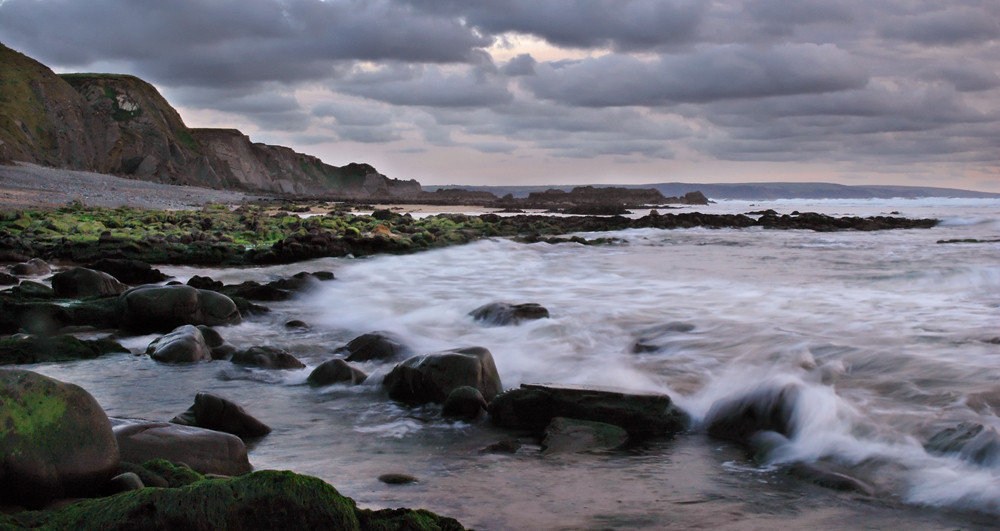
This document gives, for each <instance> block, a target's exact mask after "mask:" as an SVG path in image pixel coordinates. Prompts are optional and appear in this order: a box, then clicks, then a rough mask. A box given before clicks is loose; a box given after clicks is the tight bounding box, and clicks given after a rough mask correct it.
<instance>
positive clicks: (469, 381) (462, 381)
mask: <svg viewBox="0 0 1000 531" xmlns="http://www.w3.org/2000/svg"><path fill="white" fill-rule="evenodd" d="M382 385H383V387H385V388H386V390H388V391H389V397H390V398H392V399H393V400H399V401H401V402H406V403H410V404H425V403H428V402H436V403H439V404H442V403H444V401H445V400H446V399H447V398H448V394H450V393H451V392H452V391H453V390H454V389H456V388H458V387H462V386H469V387H474V388H476V389H478V390H479V392H480V393H482V395H483V397H484V398H485V399H486V400H487V401H489V400H492V399H493V397H495V396H496V395H497V393H499V392H500V391H501V390H503V385H502V384H501V383H500V374H499V373H498V372H497V367H496V364H495V363H494V362H493V355H492V354H490V351H489V350H486V349H485V348H482V347H469V348H462V349H454V350H448V351H445V352H438V353H435V354H425V355H423V356H414V357H412V358H410V359H408V360H406V361H404V362H402V363H400V364H399V365H396V367H394V368H393V369H392V371H390V372H389V374H387V375H386V376H385V379H383V380H382Z"/></svg>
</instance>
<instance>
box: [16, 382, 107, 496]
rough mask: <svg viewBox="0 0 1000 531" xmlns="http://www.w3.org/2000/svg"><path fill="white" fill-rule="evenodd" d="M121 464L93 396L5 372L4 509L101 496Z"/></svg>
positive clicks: (62, 385)
mask: <svg viewBox="0 0 1000 531" xmlns="http://www.w3.org/2000/svg"><path fill="white" fill-rule="evenodd" d="M120 461H121V459H120V457H119V453H118V445H117V444H116V442H115V437H114V434H113V433H112V431H111V425H110V423H109V422H108V417H107V415H105V414H104V410H103V409H101V406H100V404H98V403H97V401H96V400H94V397H93V396H91V395H90V394H89V393H87V392H86V391H84V390H83V389H81V388H80V387H77V386H76V385H73V384H68V383H64V382H60V381H58V380H55V379H52V378H49V377H47V376H42V375H40V374H36V373H34V372H30V371H24V370H18V369H0V505H21V506H25V507H40V506H42V505H44V504H45V503H47V502H49V501H50V500H53V499H56V498H64V497H69V496H81V497H85V496H97V495H100V494H101V492H102V490H103V489H104V486H105V484H106V483H107V482H108V480H110V479H111V478H112V477H114V476H115V475H116V473H117V469H118V464H119V462H120Z"/></svg>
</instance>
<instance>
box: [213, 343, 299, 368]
mask: <svg viewBox="0 0 1000 531" xmlns="http://www.w3.org/2000/svg"><path fill="white" fill-rule="evenodd" d="M230 361H232V362H233V363H236V364H238V365H250V366H253V367H260V368H261V369H302V368H305V366H306V364H305V363H302V362H301V361H299V360H298V358H296V357H295V356H292V355H291V354H289V353H288V352H286V351H284V350H282V349H280V348H277V347H269V346H257V347H250V348H248V349H246V350H241V351H238V352H236V353H235V354H233V357H232V359H231V360H230Z"/></svg>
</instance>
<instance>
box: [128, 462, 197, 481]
mask: <svg viewBox="0 0 1000 531" xmlns="http://www.w3.org/2000/svg"><path fill="white" fill-rule="evenodd" d="M141 468H142V469H143V470H145V471H146V472H147V473H149V474H152V475H154V476H156V477H157V478H159V479H160V480H161V481H163V483H164V485H163V486H164V487H170V488H177V487H183V486H185V485H190V484H192V483H197V482H199V481H201V480H203V479H205V476H203V475H202V474H199V473H198V472H197V471H196V470H193V469H191V467H189V466H187V465H186V464H184V463H173V462H170V461H167V460H166V459H150V460H149V461H146V462H145V463H143V464H142V467H141Z"/></svg>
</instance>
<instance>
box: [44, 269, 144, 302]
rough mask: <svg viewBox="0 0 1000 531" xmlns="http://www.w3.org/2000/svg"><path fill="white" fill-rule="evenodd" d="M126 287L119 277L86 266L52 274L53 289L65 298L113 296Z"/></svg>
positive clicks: (58, 295)
mask: <svg viewBox="0 0 1000 531" xmlns="http://www.w3.org/2000/svg"><path fill="white" fill-rule="evenodd" d="M126 289H127V288H126V287H125V284H122V283H121V282H119V281H118V279H117V278H115V277H113V276H111V275H109V274H107V273H105V272H103V271H95V270H93V269H87V268H86V267H74V268H73V269H69V270H66V271H62V272H59V273H56V274H55V275H53V276H52V291H54V292H55V295H56V297H60V298H63V299H82V298H85V297H111V296H114V295H118V294H120V293H122V292H123V291H125V290H126Z"/></svg>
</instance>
